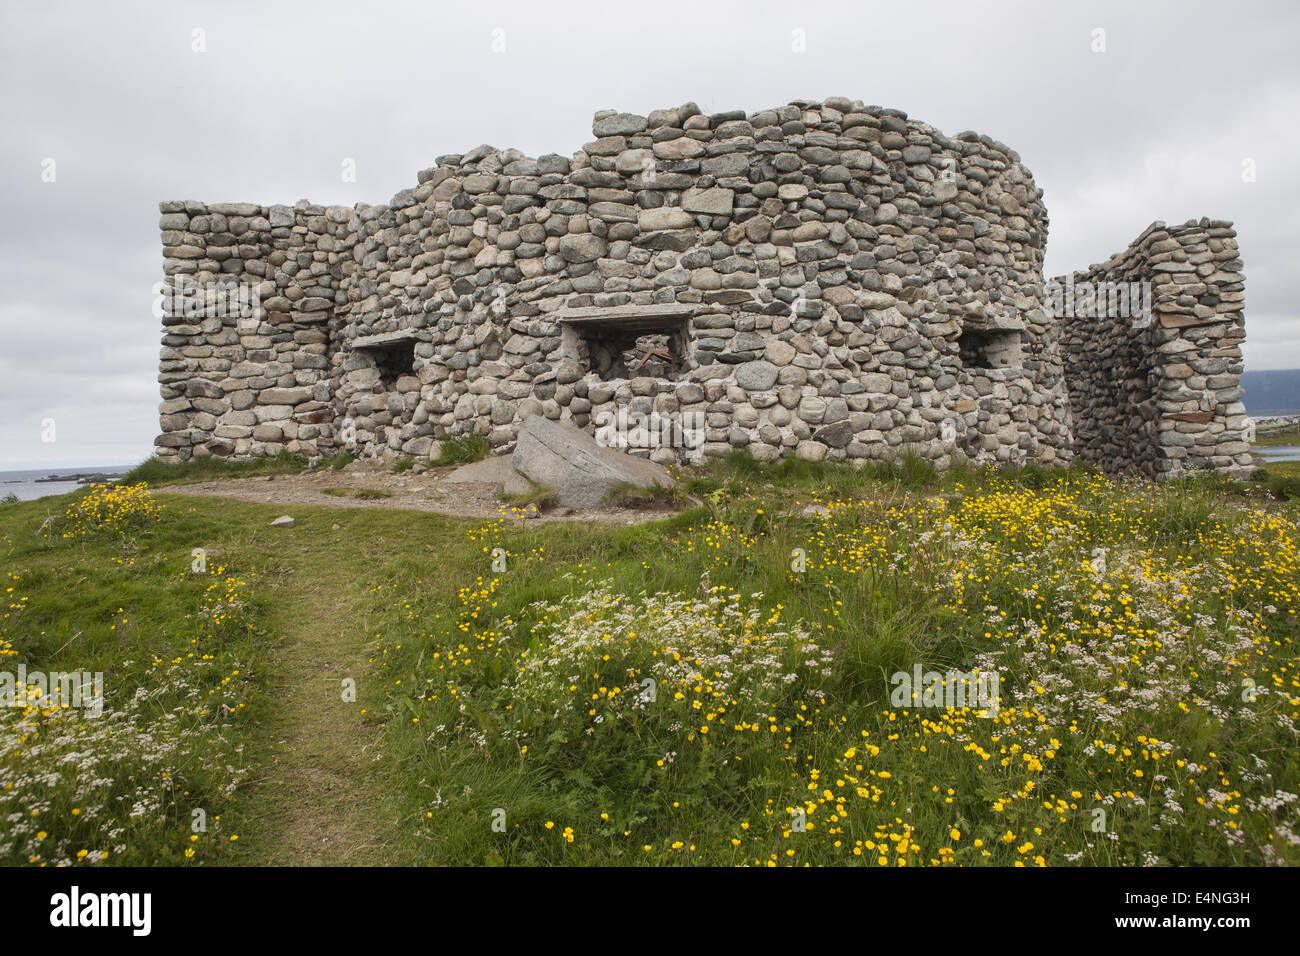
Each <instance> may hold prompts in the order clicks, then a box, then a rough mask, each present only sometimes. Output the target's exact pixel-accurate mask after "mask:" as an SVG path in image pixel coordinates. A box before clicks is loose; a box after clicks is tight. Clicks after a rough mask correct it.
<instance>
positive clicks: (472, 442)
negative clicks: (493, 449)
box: [429, 432, 489, 467]
mask: <svg viewBox="0 0 1300 956" xmlns="http://www.w3.org/2000/svg"><path fill="white" fill-rule="evenodd" d="M488 451H489V449H488V443H487V439H486V438H484V437H483V436H482V435H480V434H478V433H477V432H474V433H471V434H469V435H466V436H464V437H463V438H446V439H444V440H443V442H442V451H441V452H440V453H439V455H438V457H437V458H435V459H434V460H432V461H431V462H429V464H430V465H431V466H434V467H441V466H442V465H465V464H468V463H469V462H472V461H482V460H483V459H484V458H486V457H487V454H488Z"/></svg>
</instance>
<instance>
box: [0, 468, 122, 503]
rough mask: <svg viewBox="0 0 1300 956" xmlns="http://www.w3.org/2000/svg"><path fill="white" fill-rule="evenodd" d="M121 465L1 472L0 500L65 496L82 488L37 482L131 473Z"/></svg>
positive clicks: (49, 482)
mask: <svg viewBox="0 0 1300 956" xmlns="http://www.w3.org/2000/svg"><path fill="white" fill-rule="evenodd" d="M129 470H130V469H128V468H123V467H122V466H121V465H106V466H103V467H100V468H95V467H88V468H33V469H30V470H28V471H0V498H3V497H5V496H6V495H14V496H15V497H17V499H18V500H19V501H35V500H36V499H37V498H46V497H49V496H50V495H63V494H67V493H68V492H69V491H76V490H77V489H78V488H80V487H81V486H80V485H78V484H77V482H76V481H75V480H69V481H37V480H36V479H37V478H48V477H50V476H51V475H90V474H97V473H102V474H106V475H124V474H126V473H127V471H129Z"/></svg>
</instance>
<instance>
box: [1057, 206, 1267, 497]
mask: <svg viewBox="0 0 1300 956" xmlns="http://www.w3.org/2000/svg"><path fill="white" fill-rule="evenodd" d="M1048 300H1049V305H1050V306H1051V307H1052V309H1053V311H1054V312H1055V313H1056V315H1057V317H1058V319H1059V320H1060V324H1061V345H1062V354H1063V358H1064V360H1065V369H1066V376H1067V384H1068V387H1069V392H1070V406H1071V417H1072V420H1073V423H1074V436H1075V452H1076V454H1077V455H1078V456H1079V457H1080V458H1081V459H1082V460H1084V461H1087V462H1090V463H1092V464H1094V465H1096V466H1098V467H1100V468H1101V469H1103V470H1104V471H1108V472H1113V473H1130V474H1140V475H1145V476H1147V477H1153V478H1156V477H1170V476H1174V475H1177V474H1180V473H1183V472H1186V471H1190V470H1200V469H1209V470H1213V471H1218V472H1221V473H1224V474H1228V475H1231V476H1234V477H1241V476H1244V475H1247V474H1249V473H1250V472H1251V471H1253V466H1252V464H1251V457H1250V454H1249V445H1248V444H1247V442H1246V441H1245V440H1244V437H1243V430H1244V428H1245V424H1246V409H1245V406H1244V405H1243V404H1242V397H1243V395H1244V391H1243V389H1242V388H1241V372H1242V357H1241V343H1242V342H1243V341H1244V340H1245V336H1246V333H1245V315H1244V303H1245V292H1244V277H1243V275H1242V263H1241V259H1240V256H1239V253H1238V249H1237V240H1236V232H1235V230H1234V229H1233V228H1232V223H1230V222H1226V221H1222V220H1212V219H1200V220H1189V221H1188V222H1186V223H1184V224H1183V225H1181V226H1173V227H1170V226H1166V225H1165V223H1163V222H1154V223H1152V224H1151V225H1150V226H1148V227H1147V228H1146V229H1145V230H1144V231H1143V232H1142V234H1141V235H1140V236H1138V238H1137V239H1135V240H1134V241H1133V243H1132V244H1130V245H1129V247H1128V248H1127V249H1126V250H1124V251H1123V252H1121V253H1118V254H1116V255H1114V256H1112V257H1111V258H1110V259H1109V260H1108V261H1107V262H1106V263H1104V264H1101V265H1094V266H1092V267H1090V268H1089V269H1087V270H1083V271H1080V272H1075V273H1073V274H1072V275H1069V276H1061V277H1058V278H1056V279H1054V280H1052V282H1051V283H1049V292H1048Z"/></svg>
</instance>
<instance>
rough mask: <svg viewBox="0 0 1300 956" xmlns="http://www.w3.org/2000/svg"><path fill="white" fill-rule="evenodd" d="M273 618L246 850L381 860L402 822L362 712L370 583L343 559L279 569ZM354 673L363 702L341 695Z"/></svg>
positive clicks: (275, 857) (388, 860) (283, 858)
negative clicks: (269, 684)
mask: <svg viewBox="0 0 1300 956" xmlns="http://www.w3.org/2000/svg"><path fill="white" fill-rule="evenodd" d="M280 581H281V583H279V584H277V585H275V586H274V588H273V590H272V592H271V599H272V600H271V602H270V604H271V607H272V612H271V615H270V619H269V620H268V625H269V628H270V630H271V633H273V634H276V635H279V636H280V643H279V645H278V646H277V648H276V652H275V656H276V658H277V666H276V678H277V680H276V685H275V689H274V690H273V691H272V697H271V701H270V705H269V707H268V708H267V710H268V711H269V713H268V717H267V719H266V720H265V721H264V723H263V725H262V727H261V729H260V734H259V739H258V742H257V745H256V746H255V747H254V754H255V759H256V760H257V762H258V767H257V769H256V770H255V771H254V773H256V774H257V777H256V778H255V779H254V780H253V781H252V783H253V789H252V792H251V794H250V797H249V802H248V804H247V805H246V807H245V810H246V812H248V815H249V816H251V817H253V818H254V820H253V821H250V823H251V826H250V827H246V830H248V835H249V839H248V848H249V851H250V852H251V853H252V854H253V856H254V862H256V863H258V864H264V865H287V866H301V865H383V864H397V863H409V862H410V861H409V860H405V859H398V858H396V857H397V855H398V853H397V850H396V846H395V839H396V830H397V827H398V824H399V822H400V821H398V820H397V818H396V814H397V810H396V809H395V808H394V801H393V800H392V798H391V794H392V793H393V792H394V791H395V788H394V787H390V786H386V785H385V781H384V779H383V776H382V773H381V767H382V764H381V762H380V756H381V755H380V747H381V731H380V730H379V729H378V725H376V724H372V723H368V722H367V721H366V720H365V719H364V717H363V716H362V710H361V709H362V706H363V704H364V701H365V699H366V693H365V689H366V686H367V684H368V683H372V682H373V680H374V677H373V668H372V666H371V665H370V664H369V663H368V661H367V656H368V654H367V648H366V643H367V640H366V639H367V635H368V630H367V628H366V626H365V615H364V613H362V612H360V611H359V608H360V605H361V603H362V602H363V601H364V600H365V598H366V594H365V590H364V586H363V585H362V583H361V582H358V581H357V580H356V579H355V573H354V571H353V570H352V569H350V568H348V567H346V566H344V565H343V564H342V563H338V562H335V563H321V564H316V565H313V567H312V568H311V571H310V573H294V574H291V575H281V576H280ZM345 678H352V679H353V680H355V681H356V684H357V687H358V688H359V698H360V702H357V703H347V702H345V701H344V700H343V693H342V681H343V680H344V679H345Z"/></svg>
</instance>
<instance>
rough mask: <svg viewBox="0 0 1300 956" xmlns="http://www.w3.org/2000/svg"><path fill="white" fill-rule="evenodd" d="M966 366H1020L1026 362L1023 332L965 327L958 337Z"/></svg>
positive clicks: (975, 367)
mask: <svg viewBox="0 0 1300 956" xmlns="http://www.w3.org/2000/svg"><path fill="white" fill-rule="evenodd" d="M957 349H958V351H959V353H960V355H961V364H962V366H963V367H964V368H971V369H995V368H1019V367H1020V366H1022V365H1023V364H1024V349H1023V347H1022V342H1021V334H1020V331H1019V330H1017V329H990V328H978V327H976V328H970V327H968V328H965V329H963V330H962V332H961V335H960V336H959V337H958V339H957Z"/></svg>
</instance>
